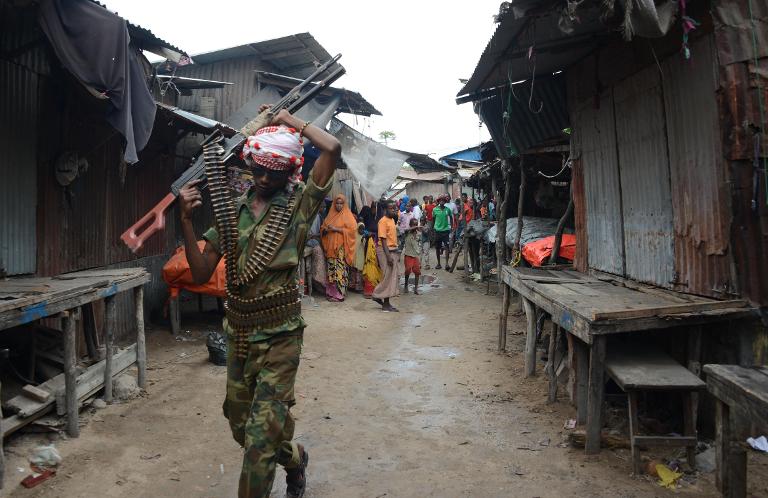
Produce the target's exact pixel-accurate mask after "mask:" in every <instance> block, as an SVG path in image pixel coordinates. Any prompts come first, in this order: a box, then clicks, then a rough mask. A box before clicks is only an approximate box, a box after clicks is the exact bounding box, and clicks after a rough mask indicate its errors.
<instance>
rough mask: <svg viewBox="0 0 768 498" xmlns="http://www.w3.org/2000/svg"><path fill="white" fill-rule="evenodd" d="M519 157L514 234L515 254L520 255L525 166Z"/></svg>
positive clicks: (521, 157)
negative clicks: (518, 184)
mask: <svg viewBox="0 0 768 498" xmlns="http://www.w3.org/2000/svg"><path fill="white" fill-rule="evenodd" d="M523 157H524V156H520V196H519V197H518V199H517V234H515V245H514V249H515V253H516V254H520V238H521V237H522V236H523V204H524V202H523V201H524V200H525V180H526V178H525V167H524V166H525V165H524V164H523Z"/></svg>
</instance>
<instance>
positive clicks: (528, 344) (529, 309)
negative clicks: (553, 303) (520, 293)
mask: <svg viewBox="0 0 768 498" xmlns="http://www.w3.org/2000/svg"><path fill="white" fill-rule="evenodd" d="M522 300H523V309H524V310H525V318H526V325H527V327H526V335H525V376H526V377H533V376H534V375H536V307H535V306H534V305H533V303H532V302H530V301H529V300H528V299H526V298H524V297H523V298H522Z"/></svg>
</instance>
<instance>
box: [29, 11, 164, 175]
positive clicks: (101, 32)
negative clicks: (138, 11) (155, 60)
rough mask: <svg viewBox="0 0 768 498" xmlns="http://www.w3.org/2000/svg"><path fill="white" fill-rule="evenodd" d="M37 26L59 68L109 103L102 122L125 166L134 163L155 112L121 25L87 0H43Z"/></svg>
mask: <svg viewBox="0 0 768 498" xmlns="http://www.w3.org/2000/svg"><path fill="white" fill-rule="evenodd" d="M39 22H40V27H41V28H42V29H43V32H45V34H46V36H47V37H48V39H49V40H50V42H51V46H52V47H53V50H54V51H55V52H56V56H57V57H58V58H59V60H60V61H61V63H62V65H63V66H64V67H65V68H66V69H67V70H68V71H69V72H71V73H72V74H73V75H74V76H75V77H76V78H77V79H78V80H80V82H81V83H82V84H83V85H85V86H86V87H87V88H88V89H89V90H90V91H91V92H95V93H97V94H102V95H104V96H106V97H107V98H108V99H109V102H110V104H111V105H110V109H109V111H108V112H107V117H106V118H107V122H108V123H109V124H110V125H112V126H113V127H114V128H115V129H116V130H117V131H118V132H119V133H120V134H121V135H123V137H125V142H126V143H125V154H124V158H125V161H126V162H127V163H135V162H138V160H139V158H138V152H139V151H140V150H142V149H143V148H144V147H145V146H146V145H147V142H148V141H149V137H150V135H151V134H152V125H153V123H154V122H155V111H156V109H157V107H156V105H155V101H154V99H153V98H152V94H151V93H150V91H149V88H148V87H147V82H146V74H145V72H144V69H143V67H142V63H141V59H140V58H143V55H141V54H140V52H139V51H138V50H137V49H135V48H133V47H131V46H130V41H131V38H130V35H129V34H128V26H127V23H126V21H125V19H123V18H121V17H119V16H117V15H115V14H113V13H112V12H110V11H108V10H107V9H105V8H104V7H101V6H100V5H98V4H96V3H93V2H90V1H88V0H44V1H43V2H42V3H41V4H40V18H39Z"/></svg>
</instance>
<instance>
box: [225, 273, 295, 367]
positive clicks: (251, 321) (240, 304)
mask: <svg viewBox="0 0 768 498" xmlns="http://www.w3.org/2000/svg"><path fill="white" fill-rule="evenodd" d="M224 309H225V310H226V314H227V324H228V325H229V327H230V328H231V329H232V331H233V332H234V342H235V356H236V357H238V358H245V357H246V356H247V355H248V343H249V341H248V336H249V335H250V334H251V332H252V331H253V330H254V329H264V328H270V327H276V326H278V325H280V324H282V323H285V322H286V321H287V320H289V319H290V318H294V317H297V316H299V315H301V297H300V295H299V287H298V286H296V285H291V286H287V287H284V288H283V289H281V290H280V291H278V292H277V293H274V294H272V295H270V296H267V297H256V298H250V299H249V298H241V297H236V296H233V297H228V298H227V299H226V300H225V301H224Z"/></svg>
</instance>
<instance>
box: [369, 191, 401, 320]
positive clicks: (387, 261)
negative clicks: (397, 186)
mask: <svg viewBox="0 0 768 498" xmlns="http://www.w3.org/2000/svg"><path fill="white" fill-rule="evenodd" d="M396 210H397V207H396V206H395V203H394V202H392V201H389V202H387V210H386V212H385V213H384V216H382V218H381V220H379V244H378V247H377V248H376V255H377V256H378V259H379V266H380V267H381V269H382V271H383V272H384V278H382V280H381V282H379V285H377V286H376V288H375V289H373V300H374V301H376V302H377V303H379V304H380V305H381V311H400V310H398V309H397V308H395V307H394V306H392V305H391V304H390V303H389V298H390V297H395V296H397V295H398V293H399V290H398V282H399V280H400V276H399V275H398V270H399V261H398V260H399V250H398V244H397V228H396V227H395V214H396V213H395V211H396Z"/></svg>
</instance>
